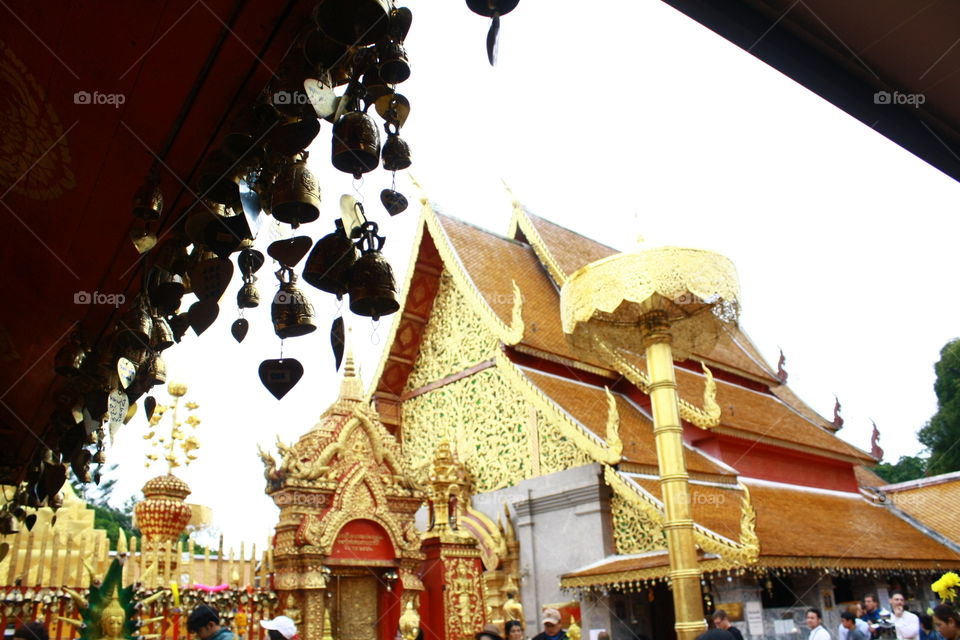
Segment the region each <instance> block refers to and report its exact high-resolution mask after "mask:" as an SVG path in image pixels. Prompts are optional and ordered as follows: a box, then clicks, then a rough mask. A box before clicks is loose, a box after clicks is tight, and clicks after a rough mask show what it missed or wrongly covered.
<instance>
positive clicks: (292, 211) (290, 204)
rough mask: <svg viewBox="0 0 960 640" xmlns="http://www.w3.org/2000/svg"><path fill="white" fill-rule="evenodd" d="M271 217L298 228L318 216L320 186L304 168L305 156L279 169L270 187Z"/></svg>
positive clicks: (299, 155) (301, 155)
mask: <svg viewBox="0 0 960 640" xmlns="http://www.w3.org/2000/svg"><path fill="white" fill-rule="evenodd" d="M271 208H272V210H273V217H274V218H276V219H277V220H279V221H280V222H286V223H287V224H290V225H293V226H294V227H297V226H299V225H301V224H304V223H307V222H313V221H314V220H316V219H317V218H319V217H320V186H319V185H318V184H317V179H316V178H315V177H314V175H313V173H311V171H310V169H308V168H307V162H306V154H305V153H304V154H298V155H297V156H296V157H295V158H294V161H293V162H291V163H289V164H287V165H286V166H284V167H283V169H281V170H280V173H279V174H278V175H277V179H276V181H275V182H274V184H273V202H272V205H271Z"/></svg>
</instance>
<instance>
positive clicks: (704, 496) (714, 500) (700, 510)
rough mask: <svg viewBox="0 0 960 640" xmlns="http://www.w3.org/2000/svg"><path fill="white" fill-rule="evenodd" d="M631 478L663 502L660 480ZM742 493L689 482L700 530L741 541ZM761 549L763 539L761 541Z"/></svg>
mask: <svg viewBox="0 0 960 640" xmlns="http://www.w3.org/2000/svg"><path fill="white" fill-rule="evenodd" d="M628 475H629V477H630V479H631V480H633V481H634V482H636V483H637V484H638V485H640V486H641V487H643V488H644V489H646V490H647V492H648V493H650V495H652V496H653V497H655V498H657V499H658V500H662V495H663V494H661V493H660V481H659V480H657V479H655V478H645V477H638V476H636V475H633V474H628ZM742 499H743V491H741V490H740V489H739V488H738V487H737V486H736V485H733V486H731V487H729V488H721V487H718V486H714V485H708V484H701V483H698V482H691V483H690V515H691V516H693V521H694V522H696V523H697V524H699V525H700V526H701V527H706V528H707V529H709V530H710V531H713V532H714V533H718V534H720V535H721V536H723V537H725V538H727V539H729V540H733V541H734V542H738V541H739V540H740V504H741V501H742ZM760 543H761V549H762V545H763V540H761V541H760Z"/></svg>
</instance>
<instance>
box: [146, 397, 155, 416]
mask: <svg viewBox="0 0 960 640" xmlns="http://www.w3.org/2000/svg"><path fill="white" fill-rule="evenodd" d="M156 408H157V399H156V398H154V397H153V396H147V397H146V398H144V399H143V412H144V413H145V414H146V415H147V420H150V418H152V417H153V411H154V409H156Z"/></svg>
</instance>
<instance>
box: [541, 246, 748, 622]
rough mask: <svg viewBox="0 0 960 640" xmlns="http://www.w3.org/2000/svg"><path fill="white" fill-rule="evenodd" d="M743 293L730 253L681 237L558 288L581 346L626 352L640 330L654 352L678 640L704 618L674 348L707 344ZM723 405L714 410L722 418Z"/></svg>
mask: <svg viewBox="0 0 960 640" xmlns="http://www.w3.org/2000/svg"><path fill="white" fill-rule="evenodd" d="M739 297H740V287H739V283H738V279H737V273H736V269H735V268H734V266H733V263H732V262H730V260H728V259H727V258H725V257H723V256H721V255H718V254H716V253H712V252H709V251H702V250H698V249H684V248H678V247H660V248H654V249H647V250H642V251H638V252H635V253H621V254H616V255H613V256H610V257H608V258H604V259H602V260H598V261H596V262H592V263H590V264H588V265H586V266H584V267H582V268H581V269H579V270H578V271H576V272H574V273H573V275H571V276H570V277H569V278H568V280H567V281H566V283H564V285H563V288H562V289H561V292H560V312H561V316H562V320H563V332H564V334H566V336H567V338H568V339H569V340H570V342H571V343H573V344H574V345H575V346H576V347H578V348H580V349H583V350H585V351H587V352H590V353H593V354H595V355H596V356H598V357H600V358H601V359H603V360H604V361H607V362H610V361H611V360H622V359H625V355H626V353H627V352H629V351H630V348H631V346H632V345H635V344H636V342H637V338H638V337H639V338H640V341H641V344H643V347H644V350H645V352H646V358H647V376H648V380H649V385H648V388H647V389H646V392H647V393H649V395H650V402H651V405H652V408H653V425H654V437H655V438H656V444H657V458H658V463H659V470H660V487H661V492H662V495H663V498H664V500H663V502H664V507H665V510H666V521H665V522H664V526H663V529H664V531H665V532H666V534H667V549H668V551H669V556H670V580H671V583H672V589H673V602H674V610H675V612H676V622H675V624H674V627H675V629H676V631H677V638H678V639H679V640H693V639H694V638H695V637H697V636H698V635H700V633H702V632H703V630H704V629H706V625H705V622H704V619H703V604H702V600H701V597H700V575H701V572H700V568H699V565H698V563H697V547H696V543H695V539H694V527H693V519H692V517H691V513H690V489H689V483H688V475H687V469H686V464H685V462H684V451H683V426H682V424H681V421H680V412H681V407H680V403H679V395H678V394H677V381H676V375H675V372H674V368H673V367H674V364H673V361H674V352H676V353H677V354H678V357H685V356H686V355H687V354H690V353H692V352H694V351H697V352H700V353H703V352H706V351H709V349H710V348H711V347H712V346H713V344H714V343H715V342H716V339H717V338H718V336H719V334H720V332H721V331H722V330H723V327H724V325H725V324H730V325H735V324H736V323H737V319H738V316H739V311H740V307H739ZM717 409H719V407H718V408H717ZM715 413H716V415H715V416H710V417H711V419H714V418H715V419H716V420H719V411H718V410H717V411H716V412H715ZM711 421H712V420H711ZM714 424H715V423H714Z"/></svg>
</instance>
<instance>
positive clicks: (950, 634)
mask: <svg viewBox="0 0 960 640" xmlns="http://www.w3.org/2000/svg"><path fill="white" fill-rule="evenodd" d="M933 626H935V627H936V628H937V632H938V633H939V634H940V635H941V636H943V640H960V613H958V612H957V610H956V609H954V608H953V607H951V606H950V605H948V604H940V605H937V606H936V607H934V609H933Z"/></svg>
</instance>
